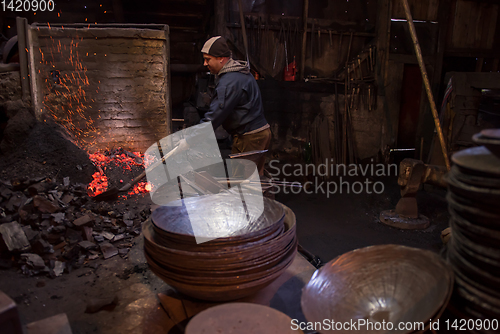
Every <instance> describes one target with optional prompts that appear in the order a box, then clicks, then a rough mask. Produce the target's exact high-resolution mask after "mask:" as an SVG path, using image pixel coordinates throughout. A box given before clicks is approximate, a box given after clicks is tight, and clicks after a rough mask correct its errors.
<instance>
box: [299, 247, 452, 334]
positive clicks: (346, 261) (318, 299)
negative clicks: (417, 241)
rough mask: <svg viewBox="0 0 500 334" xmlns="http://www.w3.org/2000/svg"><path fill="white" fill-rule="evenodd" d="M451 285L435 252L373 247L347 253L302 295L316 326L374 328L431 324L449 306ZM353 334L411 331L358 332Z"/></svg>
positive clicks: (318, 274)
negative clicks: (327, 322)
mask: <svg viewBox="0 0 500 334" xmlns="http://www.w3.org/2000/svg"><path fill="white" fill-rule="evenodd" d="M452 285H453V272H452V271H451V269H450V268H449V267H448V266H447V264H446V263H445V262H444V261H443V260H441V258H440V257H439V256H438V255H437V254H435V253H433V252H431V251H426V250H422V249H416V248H411V247H406V246H399V245H381V246H370V247H366V248H361V249H356V250H354V251H351V252H348V253H345V254H343V255H341V256H339V257H337V258H336V259H334V260H332V261H330V262H328V263H327V264H326V265H325V266H324V267H322V268H320V269H319V270H317V271H316V272H315V274H314V275H313V277H312V278H311V280H310V281H309V283H308V284H307V285H306V286H305V287H304V289H303V293H302V300H301V305H302V310H303V312H304V315H305V316H306V318H307V320H308V321H311V322H316V321H319V322H321V321H323V319H335V321H336V322H351V320H353V321H358V319H364V320H365V321H367V322H368V321H369V322H372V323H377V322H383V321H385V322H391V323H393V324H397V323H400V322H423V323H428V322H429V319H435V318H436V316H439V315H440V312H441V311H442V310H443V309H444V307H445V306H446V304H447V301H448V300H449V298H450V295H451V292H452ZM433 317H434V318H433ZM335 332H336V331H321V333H335ZM352 332H355V333H386V332H387V333H388V332H391V333H409V332H411V330H410V331H405V330H399V329H397V328H394V330H393V331H389V330H387V328H386V330H384V328H380V330H377V328H375V329H374V328H368V327H358V328H357V330H353V331H352Z"/></svg>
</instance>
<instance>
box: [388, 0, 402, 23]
mask: <svg viewBox="0 0 500 334" xmlns="http://www.w3.org/2000/svg"><path fill="white" fill-rule="evenodd" d="M404 17H405V13H404V9H403V5H402V4H401V0H392V10H391V18H393V19H403V18H404Z"/></svg>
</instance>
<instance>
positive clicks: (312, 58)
mask: <svg viewBox="0 0 500 334" xmlns="http://www.w3.org/2000/svg"><path fill="white" fill-rule="evenodd" d="M313 45H314V21H313V22H312V27H311V67H313V66H314V53H313Z"/></svg>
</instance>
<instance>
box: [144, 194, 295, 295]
mask: <svg viewBox="0 0 500 334" xmlns="http://www.w3.org/2000/svg"><path fill="white" fill-rule="evenodd" d="M265 202H266V203H267V204H266V205H268V206H272V207H274V208H276V207H277V206H278V207H279V210H273V212H272V214H270V215H269V217H271V218H270V219H269V223H268V224H262V225H261V226H262V229H261V230H253V231H250V232H249V233H247V234H246V235H248V236H249V237H248V238H246V237H245V236H246V235H245V234H240V235H237V236H235V237H228V238H219V239H216V240H212V241H209V242H206V243H205V244H208V245H205V246H204V244H201V245H197V244H196V242H195V241H194V238H193V237H192V236H191V235H189V234H188V233H182V234H181V233H176V232H172V231H171V229H170V227H169V224H168V222H172V223H174V224H177V225H176V227H175V228H177V229H178V228H179V225H178V224H179V222H178V221H176V220H172V219H170V218H168V219H165V220H162V219H163V218H165V217H168V215H167V214H166V212H165V211H163V210H162V211H161V212H160V214H156V215H155V214H153V216H152V218H153V219H149V220H148V221H146V222H145V223H144V225H143V235H144V252H145V256H146V260H147V262H148V264H149V266H150V268H151V270H152V271H153V272H154V273H155V274H156V275H157V276H158V277H160V278H161V279H163V280H164V281H165V282H166V283H167V284H169V285H170V286H172V287H174V288H176V289H177V290H178V291H179V292H181V293H184V294H186V295H188V296H191V297H194V298H197V299H201V300H209V301H229V300H235V299H238V298H242V297H245V296H248V295H251V294H253V293H256V292H257V291H259V290H260V289H262V288H264V287H265V286H267V285H268V284H270V283H271V282H273V281H274V280H275V279H276V278H278V277H279V276H280V275H281V274H282V273H283V272H284V271H285V270H286V268H287V267H288V266H290V264H291V263H292V261H293V259H294V258H295V254H296V251H297V238H296V233H295V230H296V229H295V223H296V219H295V215H294V213H293V212H292V211H291V210H290V209H289V208H287V207H285V206H283V205H282V204H280V203H278V202H275V201H273V200H270V199H265ZM268 209H269V208H268ZM265 212H268V211H266V210H265ZM281 213H283V215H282V214H281ZM154 219H156V221H154ZM272 220H276V222H273V221H272ZM184 221H186V220H184ZM159 222H161V223H159ZM159 226H161V228H160V227H159ZM270 226H272V228H269V227H270ZM177 232H178V230H177ZM166 235H168V237H165V236H166ZM189 238H190V239H189ZM179 240H182V241H179Z"/></svg>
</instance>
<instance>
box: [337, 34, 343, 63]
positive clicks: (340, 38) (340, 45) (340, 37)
mask: <svg viewBox="0 0 500 334" xmlns="http://www.w3.org/2000/svg"><path fill="white" fill-rule="evenodd" d="M340 57H342V33H340V36H339V56H338V60H339V67H340Z"/></svg>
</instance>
